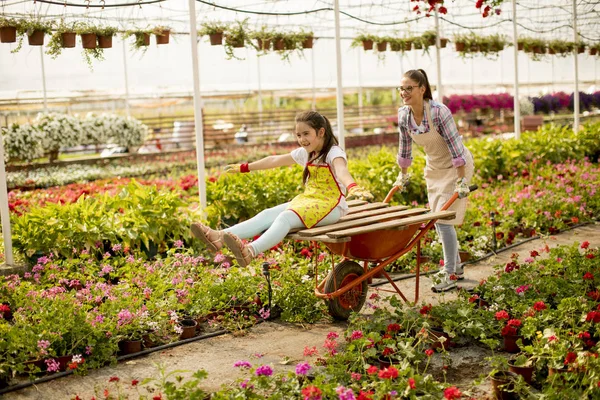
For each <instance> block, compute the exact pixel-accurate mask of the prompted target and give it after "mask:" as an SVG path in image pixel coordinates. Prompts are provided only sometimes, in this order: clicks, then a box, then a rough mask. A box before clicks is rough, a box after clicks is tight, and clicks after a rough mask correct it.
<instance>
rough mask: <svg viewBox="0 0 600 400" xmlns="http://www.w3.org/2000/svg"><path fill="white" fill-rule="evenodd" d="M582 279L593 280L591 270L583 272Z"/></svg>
mask: <svg viewBox="0 0 600 400" xmlns="http://www.w3.org/2000/svg"><path fill="white" fill-rule="evenodd" d="M583 280H586V281H593V280H594V274H592V273H591V272H586V273H585V274H583Z"/></svg>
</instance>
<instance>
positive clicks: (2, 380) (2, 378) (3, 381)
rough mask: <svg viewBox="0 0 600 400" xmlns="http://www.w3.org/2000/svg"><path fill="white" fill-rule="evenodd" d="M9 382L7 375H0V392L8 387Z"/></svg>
mask: <svg viewBox="0 0 600 400" xmlns="http://www.w3.org/2000/svg"><path fill="white" fill-rule="evenodd" d="M9 380H10V379H9V377H8V374H6V375H0V390H2V389H4V388H7V387H8V381H9Z"/></svg>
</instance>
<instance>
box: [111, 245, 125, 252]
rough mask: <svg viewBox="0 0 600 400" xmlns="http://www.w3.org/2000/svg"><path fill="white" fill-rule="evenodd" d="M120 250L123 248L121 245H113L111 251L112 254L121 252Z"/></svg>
mask: <svg viewBox="0 0 600 400" xmlns="http://www.w3.org/2000/svg"><path fill="white" fill-rule="evenodd" d="M122 249H123V246H122V245H121V243H117V244H114V245H113V247H112V251H114V252H117V251H121V250H122Z"/></svg>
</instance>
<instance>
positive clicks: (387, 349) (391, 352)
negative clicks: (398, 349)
mask: <svg viewBox="0 0 600 400" xmlns="http://www.w3.org/2000/svg"><path fill="white" fill-rule="evenodd" d="M381 354H383V355H384V356H389V355H390V354H394V349H392V348H391V347H386V348H385V349H383V352H382V353H381Z"/></svg>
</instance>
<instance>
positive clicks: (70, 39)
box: [60, 32, 77, 49]
mask: <svg viewBox="0 0 600 400" xmlns="http://www.w3.org/2000/svg"><path fill="white" fill-rule="evenodd" d="M60 40H61V45H62V47H64V48H65V49H72V48H73V47H75V43H76V42H77V34H76V33H75V32H63V33H61V34H60Z"/></svg>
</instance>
